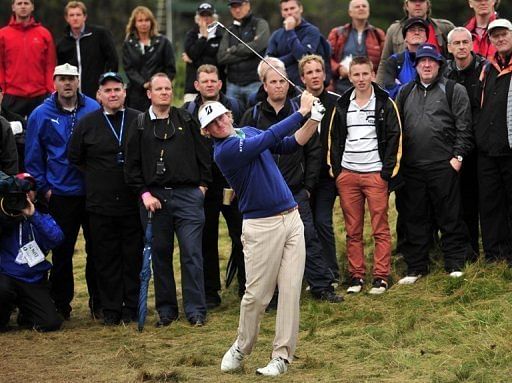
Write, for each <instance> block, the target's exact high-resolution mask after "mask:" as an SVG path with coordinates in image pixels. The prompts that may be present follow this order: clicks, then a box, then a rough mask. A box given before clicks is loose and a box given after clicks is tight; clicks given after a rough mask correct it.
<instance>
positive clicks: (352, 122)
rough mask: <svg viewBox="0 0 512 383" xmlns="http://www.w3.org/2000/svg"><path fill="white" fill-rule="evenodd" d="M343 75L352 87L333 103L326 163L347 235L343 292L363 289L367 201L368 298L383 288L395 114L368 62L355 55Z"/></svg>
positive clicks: (395, 160)
mask: <svg viewBox="0 0 512 383" xmlns="http://www.w3.org/2000/svg"><path fill="white" fill-rule="evenodd" d="M348 77H349V80H350V82H351V83H352V84H353V87H352V88H350V89H349V90H347V91H346V92H345V93H344V94H343V96H342V97H341V98H340V99H339V100H338V103H337V106H336V108H337V113H336V119H337V123H336V125H335V127H334V128H333V130H332V146H331V159H332V169H333V173H334V175H335V177H336V186H337V188H338V193H339V196H340V204H341V208H342V210H343V216H344V218H345V228H346V231H347V257H348V270H349V273H350V277H351V281H350V284H349V288H348V290H347V292H348V293H358V292H360V291H361V290H362V287H363V284H364V277H365V273H366V267H365V261H364V260H365V255H364V246H363V229H364V215H365V213H364V209H365V208H364V206H365V201H367V202H368V210H369V212H370V217H371V222H372V232H373V238H374V241H375V250H374V252H373V283H372V288H371V289H370V291H369V293H370V294H382V293H384V292H385V291H386V290H387V289H388V277H389V273H390V271H391V232H390V230H389V222H388V208H389V205H388V198H389V195H388V190H389V187H390V184H391V182H392V181H393V179H394V178H395V177H397V174H398V169H399V167H400V155H401V148H400V134H401V132H400V116H399V114H398V109H397V107H396V105H395V103H394V102H393V100H391V98H389V96H388V94H387V93H386V92H385V91H384V90H383V89H381V88H379V86H378V85H377V84H375V83H373V82H372V80H373V79H374V78H375V72H374V70H373V64H372V62H371V61H370V59H369V58H367V57H354V59H353V60H352V62H351V63H350V66H349V73H348Z"/></svg>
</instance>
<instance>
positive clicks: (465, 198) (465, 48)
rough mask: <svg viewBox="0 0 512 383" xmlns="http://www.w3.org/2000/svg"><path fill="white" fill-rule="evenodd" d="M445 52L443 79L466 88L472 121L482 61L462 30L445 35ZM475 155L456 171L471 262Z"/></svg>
mask: <svg viewBox="0 0 512 383" xmlns="http://www.w3.org/2000/svg"><path fill="white" fill-rule="evenodd" d="M448 50H449V51H450V53H451V54H452V56H453V60H450V61H448V63H447V65H446V69H445V72H444V76H445V77H446V78H449V79H452V80H454V81H456V82H458V83H459V84H461V85H463V86H464V88H466V92H467V93H468V96H469V102H470V103H471V112H472V116H473V122H474V120H475V119H476V117H477V115H478V112H479V109H480V98H479V94H478V90H479V87H480V86H479V85H480V82H479V76H480V73H481V72H482V68H483V67H484V66H485V63H486V60H485V58H483V57H482V56H480V55H477V54H475V53H474V52H473V45H472V43H471V33H470V32H469V31H468V30H467V29H466V28H464V27H456V28H454V29H452V30H451V31H450V33H448ZM476 158H477V155H476V152H475V151H471V152H470V153H468V154H467V155H466V157H465V158H464V162H463V163H462V167H461V169H460V192H461V198H462V210H463V212H464V222H465V223H466V226H467V227H468V231H469V238H470V241H471V247H472V248H473V253H474V254H473V256H472V259H470V260H472V261H475V260H476V259H477V256H478V253H479V252H480V248H479V244H478V240H479V218H478V175H477V160H476Z"/></svg>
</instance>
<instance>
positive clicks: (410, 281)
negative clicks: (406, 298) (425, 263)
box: [398, 274, 421, 285]
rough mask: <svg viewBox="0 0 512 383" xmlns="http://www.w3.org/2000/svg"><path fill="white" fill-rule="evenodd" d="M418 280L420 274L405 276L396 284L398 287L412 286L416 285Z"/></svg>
mask: <svg viewBox="0 0 512 383" xmlns="http://www.w3.org/2000/svg"><path fill="white" fill-rule="evenodd" d="M420 278H421V274H417V275H407V276H405V277H403V278H402V279H400V280H399V281H398V284H399V285H412V284H414V283H416V281H417V280H418V279H420Z"/></svg>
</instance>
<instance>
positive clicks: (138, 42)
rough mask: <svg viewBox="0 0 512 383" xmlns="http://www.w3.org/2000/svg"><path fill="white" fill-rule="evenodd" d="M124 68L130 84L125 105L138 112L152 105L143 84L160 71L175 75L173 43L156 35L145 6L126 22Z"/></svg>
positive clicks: (152, 20) (152, 21) (151, 19)
mask: <svg viewBox="0 0 512 383" xmlns="http://www.w3.org/2000/svg"><path fill="white" fill-rule="evenodd" d="M123 65H124V70H125V72H126V75H127V76H128V80H129V81H130V83H129V85H128V91H127V105H128V106H129V107H130V108H134V109H138V110H140V111H145V110H147V109H148V108H149V106H150V105H151V103H150V101H149V99H148V97H147V95H146V84H147V82H148V81H149V79H150V78H151V76H153V75H154V74H155V73H159V72H163V73H166V74H167V75H168V76H169V78H170V79H171V80H172V79H173V78H174V75H175V74H176V64H175V60H174V50H173V47H172V44H171V42H170V41H169V40H168V39H167V38H166V37H165V36H163V35H161V34H159V33H158V23H157V21H156V19H155V16H154V15H153V13H152V12H151V10H150V9H149V8H147V7H143V6H139V7H136V8H135V9H134V10H133V11H132V14H131V16H130V20H128V24H127V25H126V39H125V41H124V43H123Z"/></svg>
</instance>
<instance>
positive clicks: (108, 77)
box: [98, 72, 124, 85]
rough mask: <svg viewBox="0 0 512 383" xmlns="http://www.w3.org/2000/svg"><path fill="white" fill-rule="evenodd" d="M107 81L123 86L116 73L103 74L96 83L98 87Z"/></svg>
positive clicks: (120, 78)
mask: <svg viewBox="0 0 512 383" xmlns="http://www.w3.org/2000/svg"><path fill="white" fill-rule="evenodd" d="M107 80H114V81H117V82H120V83H121V84H124V80H123V78H122V77H121V75H120V74H119V73H116V72H106V73H103V74H102V75H101V76H100V79H99V81H98V83H99V84H100V85H103V84H105V82H107Z"/></svg>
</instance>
